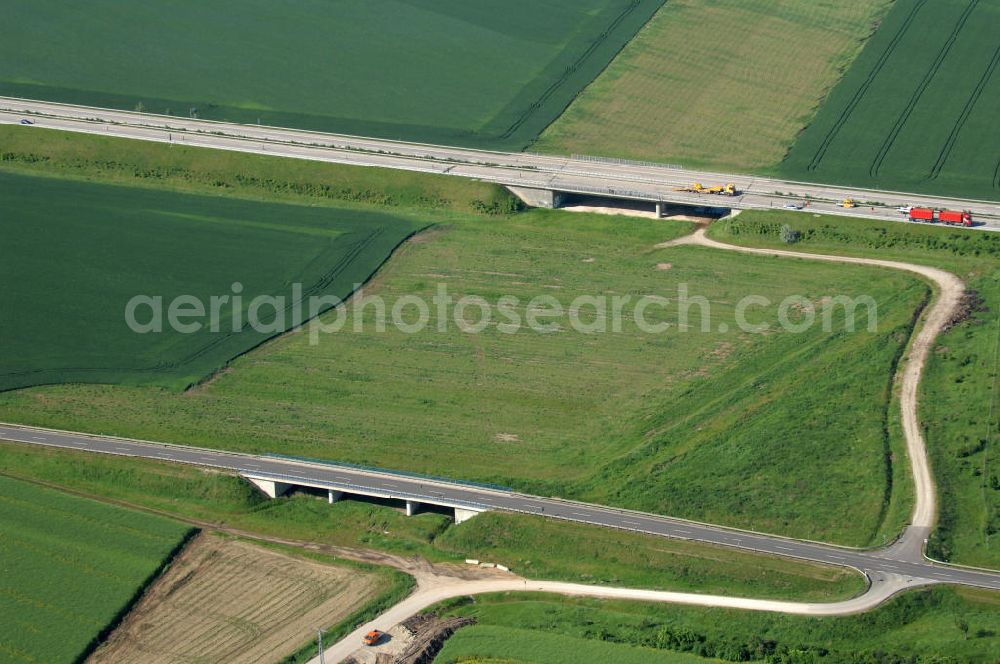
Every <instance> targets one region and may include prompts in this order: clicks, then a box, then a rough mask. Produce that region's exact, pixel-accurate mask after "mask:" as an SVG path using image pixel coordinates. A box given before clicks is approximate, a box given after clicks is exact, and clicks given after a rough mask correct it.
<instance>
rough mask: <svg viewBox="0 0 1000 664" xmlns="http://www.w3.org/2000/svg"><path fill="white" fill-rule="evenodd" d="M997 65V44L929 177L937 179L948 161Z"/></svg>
mask: <svg viewBox="0 0 1000 664" xmlns="http://www.w3.org/2000/svg"><path fill="white" fill-rule="evenodd" d="M997 65H1000V46H997V50H996V51H994V53H993V59H992V60H990V62H989V64H987V65H986V71H985V72H983V75H982V77H981V78H980V79H979V83H978V84H977V85H976V87H975V88H974V89H973V91H972V94H971V95H970V96H969V99H968V100H967V101H966V102H965V108H963V109H962V114H961V115H960V116H959V118H958V121H957V122H956V123H955V126H953V127H952V128H951V133H950V134H948V139H947V140H946V141H945V144H944V146H943V147H942V148H941V152H940V153H939V154H938V158H937V161H936V162H934V166H933V167H932V168H931V172H930V176H929V178H928V179H930V180H936V179H937V178H938V176H939V175H940V174H941V170H942V169H943V168H944V166H945V164H946V163H947V162H948V158H949V157H950V156H951V151H952V149H954V147H955V143H956V142H958V136H959V134H961V133H962V129H964V128H965V123H966V122H967V121H968V119H969V116H970V115H972V111H973V110H975V108H976V105H977V104H978V103H979V99H980V97H982V95H983V91H984V90H985V89H986V86H987V85H988V84H989V82H990V79H991V78H993V73H994V72H995V71H996V69H997Z"/></svg>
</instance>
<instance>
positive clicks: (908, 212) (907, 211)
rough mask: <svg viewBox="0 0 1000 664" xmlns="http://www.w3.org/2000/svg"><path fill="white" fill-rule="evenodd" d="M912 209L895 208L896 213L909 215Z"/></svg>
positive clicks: (911, 207)
mask: <svg viewBox="0 0 1000 664" xmlns="http://www.w3.org/2000/svg"><path fill="white" fill-rule="evenodd" d="M912 209H913V206H912V205H904V206H902V207H898V208H896V211H897V212H900V213H902V214H910V210H912Z"/></svg>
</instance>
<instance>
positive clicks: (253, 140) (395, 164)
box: [0, 97, 1000, 230]
mask: <svg viewBox="0 0 1000 664" xmlns="http://www.w3.org/2000/svg"><path fill="white" fill-rule="evenodd" d="M24 119H28V120H30V121H31V122H32V123H33V125H34V126H37V127H47V128H50V129H59V130H63V131H74V132H83V133H90V134H100V135H106V136H118V137H122V138H131V139H137V140H146V141H156V142H161V143H175V144H180V145H188V146H193V147H206V148H215V149H221V150H231V151H238V152H248V153H255V154H265V155H271V156H280V157H290V158H296V159H306V160H313V161H326V162H332V163H341V164H351V165H357V166H375V167H381V168H392V169H399V170H408V171H419V172H424V173H436V174H441V175H451V176H458V177H465V178H471V179H476V180H482V181H486V182H494V183H496V184H500V185H504V186H514V187H526V188H535V189H547V190H554V191H560V192H569V193H577V194H582V195H587V196H609V197H614V198H619V199H631V200H637V201H646V202H671V203H680V204H686V205H695V206H704V207H730V208H735V209H772V208H781V207H783V206H784V205H787V204H801V203H803V202H805V201H806V200H808V201H809V206H808V208H806V209H804V210H802V213H806V214H808V213H819V212H822V213H825V214H840V215H849V216H855V217H867V218H873V219H889V220H893V221H904V220H905V216H904V215H902V214H900V213H899V212H898V211H897V208H898V207H902V206H908V205H923V206H934V207H940V208H949V209H958V210H970V211H971V212H972V213H973V216H974V218H975V219H976V220H977V222H978V223H979V225H978V226H977V228H979V229H983V230H1000V202H997V201H975V200H966V199H952V198H940V197H933V196H926V195H920V194H910V193H900V192H887V191H879V190H865V189H852V188H849V187H837V186H831V185H822V184H811V183H801V182H793V181H786V180H778V179H773V178H767V177H758V176H751V175H738V174H731V173H715V172H711V171H696V170H688V169H684V168H680V167H673V166H665V165H656V164H645V163H639V162H627V161H621V160H609V159H601V158H593V157H560V156H549V155H538V154H531V153H508V152H490V151H482V150H473V149H468V148H456V147H448V146H436V145H425V144H420V143H408V142H404V141H390V140H383V139H373V138H363V137H357V136H345V135H340V134H328V133H320V132H311V131H303V130H297V129H285V128H280V127H267V126H257V125H240V124H231V123H224V122H212V121H207V120H196V119H191V118H178V117H174V116H162V115H152V114H148V113H136V112H129V111H117V110H110V109H101V108H91V107H86V106H71V105H66V104H56V103H51V102H42V101H33V100H26V99H16V98H9V97H0V123H2V124H18V123H20V122H21V121H22V120H24ZM28 128H30V127H26V129H28ZM694 182H701V183H703V184H705V185H708V186H711V185H717V184H724V183H729V182H731V183H733V184H735V185H736V187H737V189H738V190H739V191H740V192H741V195H740V196H737V197H734V198H728V197H720V196H708V195H698V194H689V193H680V192H677V191H676V189H678V188H680V187H686V186H689V185H691V184H692V183H694ZM845 198H854V199H855V200H858V201H864V202H870V203H871V205H862V206H860V207H857V208H854V209H851V210H845V209H843V208H841V207H839V203H840V202H841V201H843V200H844V199H845ZM873 205H874V207H873Z"/></svg>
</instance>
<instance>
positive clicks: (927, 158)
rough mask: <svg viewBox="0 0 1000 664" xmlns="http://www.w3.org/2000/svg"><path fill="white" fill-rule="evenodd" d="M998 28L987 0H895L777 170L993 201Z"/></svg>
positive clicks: (998, 166)
mask: <svg viewBox="0 0 1000 664" xmlns="http://www.w3.org/2000/svg"><path fill="white" fill-rule="evenodd" d="M998 32H1000V4H998V3H997V2H993V1H991V0H985V1H980V0H933V1H928V0H900V1H899V2H896V4H895V6H894V7H893V9H892V11H891V12H890V13H889V15H888V16H887V17H886V20H885V21H884V23H883V24H882V26H881V28H880V29H879V31H878V32H877V33H876V35H875V36H874V37H873V38H872V40H871V41H870V42H869V43H868V45H867V46H866V48H865V50H864V52H863V53H862V54H861V56H859V58H858V59H857V61H856V62H855V63H854V65H853V66H852V67H851V68H850V70H849V71H848V72H847V74H846V75H845V77H844V79H843V80H842V81H841V83H840V84H839V85H838V86H837V87H836V88H835V89H834V90H833V92H832V93H831V95H830V97H829V99H828V100H827V101H826V103H825V104H824V105H823V106H822V108H821V109H820V111H819V114H818V115H817V116H816V119H815V120H814V121H813V122H812V123H811V125H810V126H809V128H808V129H807V130H806V131H805V132H804V133H803V134H802V136H801V138H800V139H799V140H798V141H797V142H796V144H795V146H794V148H793V149H792V150H791V152H790V154H789V155H788V158H787V159H786V160H785V162H784V163H783V164H782V165H781V167H780V169H779V172H780V173H781V174H783V175H785V176H788V177H792V178H796V179H800V180H807V181H824V182H835V183H838V184H848V185H856V186H864V187H871V188H882V189H893V190H897V191H916V192H927V193H936V194H943V195H950V196H963V197H969V198H982V199H994V200H995V199H1000V157H998V148H1000V127H998V126H997V123H996V109H997V108H998V106H1000V72H998V71H997V69H998V68H1000V48H998V46H997V39H996V35H997V34H998Z"/></svg>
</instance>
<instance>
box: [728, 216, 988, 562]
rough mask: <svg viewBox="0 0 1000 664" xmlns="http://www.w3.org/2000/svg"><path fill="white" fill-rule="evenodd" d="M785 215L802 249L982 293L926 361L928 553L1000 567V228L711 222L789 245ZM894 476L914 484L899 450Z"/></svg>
mask: <svg viewBox="0 0 1000 664" xmlns="http://www.w3.org/2000/svg"><path fill="white" fill-rule="evenodd" d="M783 224H788V225H790V226H791V227H793V228H795V229H797V230H800V231H801V232H802V237H803V239H802V241H801V242H799V243H798V244H796V245H794V246H795V249H796V250H799V251H807V252H809V251H813V252H818V253H837V254H843V255H858V256H871V257H877V258H883V259H896V260H903V261H910V262H914V263H921V264H924V265H932V266H935V267H940V268H943V269H946V270H950V271H952V272H954V273H955V274H957V275H959V276H961V277H962V278H963V279H964V280H965V282H966V285H967V287H968V288H969V289H970V290H972V291H975V292H976V294H977V295H978V298H981V299H982V302H981V303H978V304H977V303H976V302H975V301H972V302H970V306H969V307H968V317H969V319H968V320H967V321H965V322H962V323H960V324H957V325H955V326H954V327H953V328H952V329H951V330H949V331H948V332H946V333H945V334H944V335H943V336H942V337H941V338H940V339H939V342H938V346H937V348H936V352H935V353H934V354H933V356H932V359H931V361H930V363H929V364H928V366H927V370H926V375H925V378H924V382H923V389H922V393H921V399H920V418H921V421H922V423H923V425H924V431H925V437H926V440H927V446H928V450H929V453H930V455H931V462H932V468H933V471H934V475H935V479H936V481H937V484H938V489H939V503H940V517H939V528H938V530H937V532H936V533H935V534H934V536H933V537H932V538H931V542H930V549H929V551H930V553H931V555H933V556H935V557H937V558H942V559H945V560H950V561H953V562H957V563H963V564H968V565H978V566H984V567H990V568H994V569H995V568H998V567H1000V546H998V539H997V534H998V533H1000V454H998V453H997V430H998V424H1000V423H998V420H997V418H998V415H997V413H998V409H997V398H998V395H997V394H996V390H995V386H994V381H995V377H996V374H997V370H998V341H997V340H998V334H1000V332H998V327H1000V321H998V315H997V312H998V311H1000V272H998V267H1000V237H998V236H997V235H995V234H993V233H969V232H967V231H963V230H957V229H945V228H936V227H930V226H923V225H909V224H898V223H887V222H872V221H863V220H854V219H844V218H833V217H821V218H814V217H809V216H804V215H800V214H795V213H781V212H776V213H761V212H752V213H744V214H743V215H741V216H740V217H738V218H737V219H735V220H733V221H730V222H728V223H727V224H719V225H716V226H715V227H713V229H712V235H714V236H716V237H718V238H719V239H721V240H725V241H727V242H736V243H740V244H750V245H755V246H768V247H786V248H787V245H784V244H782V243H781V241H780V239H779V233H780V228H781V226H782V225H783ZM896 454H897V462H896V463H895V464H894V467H896V468H897V470H898V471H901V472H902V474H899V472H897V477H898V478H899V479H897V481H896V482H895V483H894V485H895V486H899V485H900V482H906V483H907V484H909V482H910V480H909V477H908V469H907V468H906V466H905V464H902V463H901V460H902V458H903V457H902V456H901V455H902V454H905V450H900V451H898V452H896Z"/></svg>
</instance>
